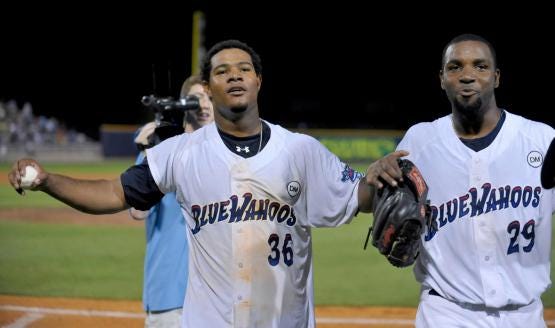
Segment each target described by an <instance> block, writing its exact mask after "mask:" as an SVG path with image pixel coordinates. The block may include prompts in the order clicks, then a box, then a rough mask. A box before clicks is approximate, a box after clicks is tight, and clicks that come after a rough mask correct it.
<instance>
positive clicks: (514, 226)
mask: <svg viewBox="0 0 555 328" xmlns="http://www.w3.org/2000/svg"><path fill="white" fill-rule="evenodd" d="M535 224H536V221H534V220H530V221H528V222H526V224H525V225H524V226H522V231H521V230H520V222H518V221H513V222H511V223H509V225H508V226H507V232H508V233H509V236H511V240H510V242H509V247H508V248H507V255H510V254H512V253H518V252H520V246H519V245H518V236H519V235H521V234H522V237H524V239H526V240H529V242H528V245H526V246H523V247H522V250H523V251H524V252H525V253H528V252H530V251H531V250H532V248H533V247H534V238H535V237H536V234H535V233H534V226H535Z"/></svg>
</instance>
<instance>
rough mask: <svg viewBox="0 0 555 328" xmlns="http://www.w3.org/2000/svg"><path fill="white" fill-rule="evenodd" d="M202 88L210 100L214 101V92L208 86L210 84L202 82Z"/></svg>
mask: <svg viewBox="0 0 555 328" xmlns="http://www.w3.org/2000/svg"><path fill="white" fill-rule="evenodd" d="M202 88H203V89H204V92H206V94H207V95H208V98H210V100H212V90H210V86H209V85H208V82H206V81H202Z"/></svg>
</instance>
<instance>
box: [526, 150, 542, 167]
mask: <svg viewBox="0 0 555 328" xmlns="http://www.w3.org/2000/svg"><path fill="white" fill-rule="evenodd" d="M526 159H527V160H528V165H530V166H531V167H540V166H542V163H543V156H542V154H541V153H540V152H539V151H536V150H532V151H531V152H530V153H528V156H527V157H526Z"/></svg>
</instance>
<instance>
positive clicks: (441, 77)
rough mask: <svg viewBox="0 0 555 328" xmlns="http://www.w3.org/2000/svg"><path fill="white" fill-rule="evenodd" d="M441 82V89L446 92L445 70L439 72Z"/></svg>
mask: <svg viewBox="0 0 555 328" xmlns="http://www.w3.org/2000/svg"><path fill="white" fill-rule="evenodd" d="M439 82H440V83H441V89H442V90H445V85H444V84H443V70H442V69H440V70H439Z"/></svg>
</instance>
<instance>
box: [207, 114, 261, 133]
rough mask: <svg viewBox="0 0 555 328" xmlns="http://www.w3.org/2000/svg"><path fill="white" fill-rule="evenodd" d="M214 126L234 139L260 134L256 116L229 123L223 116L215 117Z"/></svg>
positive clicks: (258, 118)
mask: <svg viewBox="0 0 555 328" xmlns="http://www.w3.org/2000/svg"><path fill="white" fill-rule="evenodd" d="M215 121H216V125H217V126H218V128H219V129H220V130H222V131H223V132H225V133H227V134H230V135H232V136H236V137H248V136H253V135H257V134H259V133H260V117H259V116H258V113H256V115H245V116H243V117H242V118H240V119H239V120H236V121H230V120H227V119H225V118H224V117H223V116H220V115H215Z"/></svg>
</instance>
